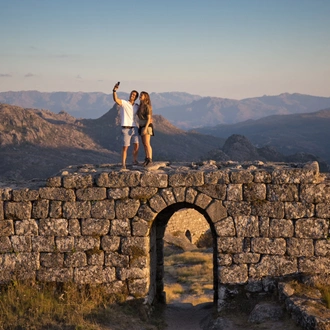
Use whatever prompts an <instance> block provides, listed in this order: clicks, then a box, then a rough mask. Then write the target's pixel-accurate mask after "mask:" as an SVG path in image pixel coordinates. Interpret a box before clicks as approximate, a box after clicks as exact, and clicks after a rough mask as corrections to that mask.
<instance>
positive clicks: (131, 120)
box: [112, 83, 139, 169]
mask: <svg viewBox="0 0 330 330" xmlns="http://www.w3.org/2000/svg"><path fill="white" fill-rule="evenodd" d="M118 88H119V83H117V84H116V85H115V86H114V88H113V90H112V96H113V100H114V101H115V102H116V103H117V104H118V105H120V120H121V134H122V139H123V140H122V141H123V149H122V154H121V163H122V169H126V158H127V150H128V147H129V146H130V145H131V140H132V142H133V164H138V159H137V157H138V151H139V136H138V128H137V125H136V122H135V114H136V111H137V109H138V105H137V104H136V103H135V101H136V99H137V98H138V97H139V93H138V92H137V91H136V90H133V91H131V94H130V96H129V100H128V101H126V100H121V99H119V98H118V96H117V89H118Z"/></svg>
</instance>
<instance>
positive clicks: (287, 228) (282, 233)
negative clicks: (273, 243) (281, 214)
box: [269, 219, 294, 238]
mask: <svg viewBox="0 0 330 330" xmlns="http://www.w3.org/2000/svg"><path fill="white" fill-rule="evenodd" d="M293 234H294V226H293V223H292V221H291V220H287V219H271V220H270V225H269V237H271V238H273V237H292V236H293Z"/></svg>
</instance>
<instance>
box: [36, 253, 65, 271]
mask: <svg viewBox="0 0 330 330" xmlns="http://www.w3.org/2000/svg"><path fill="white" fill-rule="evenodd" d="M63 262H64V254H63V253H40V266H41V267H45V268H61V267H63Z"/></svg>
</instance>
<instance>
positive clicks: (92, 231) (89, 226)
mask: <svg viewBox="0 0 330 330" xmlns="http://www.w3.org/2000/svg"><path fill="white" fill-rule="evenodd" d="M109 230H110V220H107V219H94V218H87V219H82V220H81V234H82V235H84V236H104V235H107V234H108V233H109Z"/></svg>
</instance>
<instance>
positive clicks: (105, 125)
mask: <svg viewBox="0 0 330 330" xmlns="http://www.w3.org/2000/svg"><path fill="white" fill-rule="evenodd" d="M119 125H120V121H119V108H118V107H117V106H113V107H112V108H111V109H110V110H109V111H108V112H107V113H105V114H104V115H103V116H102V117H100V118H98V119H76V118H74V117H72V116H71V115H69V114H67V113H66V112H64V111H62V112H60V113H59V114H55V113H53V112H51V111H49V110H39V109H30V108H22V107H18V106H12V105H8V104H1V103H0V180H8V179H12V180H23V179H32V178H47V177H49V176H51V175H54V174H55V173H56V172H58V171H59V170H61V169H62V168H64V167H66V166H68V165H74V164H102V163H119V162H120V152H121V149H122V147H121V141H120V131H121V128H120V126H119ZM154 125H155V136H154V137H153V138H152V142H151V144H152V147H153V154H154V160H161V161H197V160H200V158H201V157H202V155H204V154H205V152H207V151H210V150H211V149H214V148H217V147H219V146H221V145H222V144H223V143H224V140H223V139H221V138H216V137H213V136H210V135H202V134H199V133H194V132H185V131H182V130H180V129H178V128H176V127H175V126H173V125H172V124H171V123H169V122H168V121H167V120H166V119H164V118H163V117H162V116H159V115H155V116H154ZM130 156H131V155H130V154H129V157H128V161H131V160H130ZM143 159H144V151H143V147H142V145H141V147H140V160H143Z"/></svg>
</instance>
